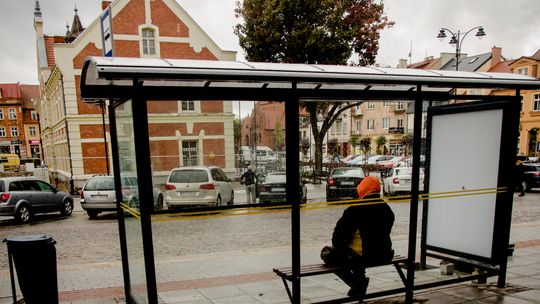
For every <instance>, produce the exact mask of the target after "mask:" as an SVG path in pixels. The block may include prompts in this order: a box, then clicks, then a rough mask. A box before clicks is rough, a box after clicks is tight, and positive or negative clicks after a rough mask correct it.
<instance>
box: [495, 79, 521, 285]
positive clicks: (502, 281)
mask: <svg viewBox="0 0 540 304" xmlns="http://www.w3.org/2000/svg"><path fill="white" fill-rule="evenodd" d="M514 100H515V102H514V103H513V105H514V106H513V107H512V109H511V111H509V112H510V115H509V117H508V119H510V120H511V122H510V123H509V125H510V126H511V128H508V129H507V130H503V132H510V135H509V137H510V138H511V139H512V143H513V145H510V146H509V147H507V149H508V153H510V154H511V155H512V156H513V157H514V160H513V162H512V163H513V164H515V162H516V160H515V156H516V155H517V152H518V151H517V144H518V140H519V120H520V114H521V113H520V112H521V109H520V108H521V106H520V105H521V90H520V89H516V96H515V98H514ZM514 170H515V168H514ZM510 176H515V174H511V175H510ZM514 182H517V181H514ZM514 189H515V185H514V183H513V182H510V189H508V191H507V192H506V193H505V195H506V200H505V201H507V202H509V204H506V205H505V207H506V208H508V210H506V212H505V214H506V216H505V217H504V218H503V219H502V220H501V221H502V222H504V227H507V229H502V231H500V232H499V233H497V234H499V236H498V237H500V238H501V239H502V242H504V244H505V246H504V247H505V248H504V249H505V252H504V254H503V255H501V256H500V265H499V277H498V279H497V287H498V288H504V287H505V286H506V270H507V267H508V245H509V243H510V226H511V222H512V204H511V202H512V201H513V195H514Z"/></svg>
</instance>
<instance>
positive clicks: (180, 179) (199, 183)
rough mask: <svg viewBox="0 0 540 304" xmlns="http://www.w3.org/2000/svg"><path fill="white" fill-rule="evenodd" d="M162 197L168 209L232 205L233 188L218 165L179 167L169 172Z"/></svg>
mask: <svg viewBox="0 0 540 304" xmlns="http://www.w3.org/2000/svg"><path fill="white" fill-rule="evenodd" d="M164 198H165V203H166V204H167V207H168V208H169V209H175V208H181V207H186V206H201V205H202V206H221V205H222V204H224V203H226V204H227V205H233V204H234V190H233V188H232V185H231V179H230V178H228V177H227V175H226V174H225V172H223V170H222V169H221V168H219V167H214V166H210V167H203V166H200V167H180V168H175V169H173V170H172V171H171V173H170V174H169V177H168V178H167V183H166V184H165V197H164Z"/></svg>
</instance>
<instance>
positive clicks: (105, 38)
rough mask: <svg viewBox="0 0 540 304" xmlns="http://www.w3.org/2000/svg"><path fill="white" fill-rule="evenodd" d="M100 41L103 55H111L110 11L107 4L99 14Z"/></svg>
mask: <svg viewBox="0 0 540 304" xmlns="http://www.w3.org/2000/svg"><path fill="white" fill-rule="evenodd" d="M101 41H102V42H103V43H102V45H103V56H105V57H113V33H112V13H111V7H110V6H107V8H106V9H105V10H104V11H103V13H102V14H101Z"/></svg>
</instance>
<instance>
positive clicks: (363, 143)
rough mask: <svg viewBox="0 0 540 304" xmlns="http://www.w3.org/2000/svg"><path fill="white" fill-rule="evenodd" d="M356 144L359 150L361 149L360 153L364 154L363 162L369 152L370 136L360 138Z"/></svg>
mask: <svg viewBox="0 0 540 304" xmlns="http://www.w3.org/2000/svg"><path fill="white" fill-rule="evenodd" d="M358 145H359V146H360V151H362V153H363V154H364V160H365V162H367V157H368V155H369V153H370V152H371V137H364V138H362V139H360V142H359V143H358Z"/></svg>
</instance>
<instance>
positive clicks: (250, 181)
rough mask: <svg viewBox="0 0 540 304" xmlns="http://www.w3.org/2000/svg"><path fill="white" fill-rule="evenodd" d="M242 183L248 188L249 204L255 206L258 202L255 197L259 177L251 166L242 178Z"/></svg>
mask: <svg viewBox="0 0 540 304" xmlns="http://www.w3.org/2000/svg"><path fill="white" fill-rule="evenodd" d="M240 183H241V184H243V185H245V186H246V196H247V203H248V204H250V203H251V204H255V203H256V202H257V201H256V199H257V198H256V197H255V190H256V189H255V186H256V183H257V175H256V174H255V172H253V168H252V167H251V166H248V168H247V171H246V172H244V174H242V176H240Z"/></svg>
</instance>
